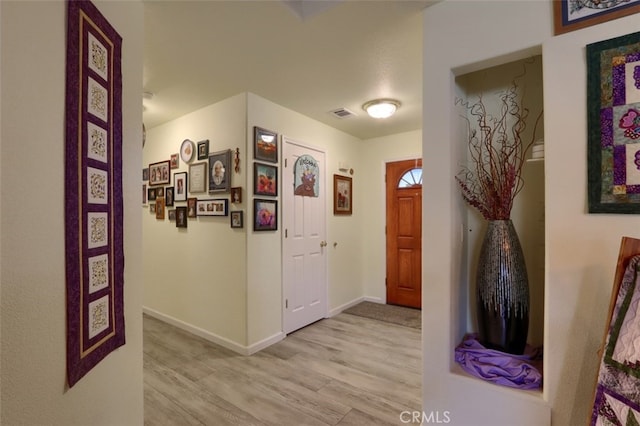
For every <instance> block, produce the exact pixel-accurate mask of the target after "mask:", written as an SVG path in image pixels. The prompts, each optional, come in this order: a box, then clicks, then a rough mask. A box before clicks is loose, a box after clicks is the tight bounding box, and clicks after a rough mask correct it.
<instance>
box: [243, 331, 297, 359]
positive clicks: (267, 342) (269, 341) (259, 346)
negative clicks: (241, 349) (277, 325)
mask: <svg viewBox="0 0 640 426" xmlns="http://www.w3.org/2000/svg"><path fill="white" fill-rule="evenodd" d="M285 337H287V335H286V334H284V333H283V332H282V331H280V332H278V333H276V334H274V335H273V336H271V337H267V338H266V339H263V340H261V341H259V342H256V343H254V344H253V345H249V346H248V347H247V354H246V355H253V354H255V353H256V352H260V351H261V350H263V349H265V348H268V347H269V346H271V345H273V344H275V343H278V342H279V341H281V340H282V339H284V338H285Z"/></svg>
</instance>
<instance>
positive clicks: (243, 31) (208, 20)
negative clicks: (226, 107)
mask: <svg viewBox="0 0 640 426" xmlns="http://www.w3.org/2000/svg"><path fill="white" fill-rule="evenodd" d="M430 4H433V1H424V0H415V1H407V0H374V1H368V0H342V1H326V0H323V1H315V0H311V1H309V0H305V1H300V0H297V1H276V0H263V1H244V0H229V1H219V0H214V1H212V0H209V1H186V0H172V1H167V0H145V1H144V14H145V22H144V24H145V29H144V32H145V40H144V43H145V45H144V49H145V51H144V82H143V87H144V92H145V93H151V94H153V96H152V97H151V99H148V98H149V96H145V97H146V98H147V99H145V100H144V106H145V111H144V113H143V118H144V123H145V125H146V126H147V128H151V127H155V126H157V125H159V124H162V123H165V122H167V121H170V120H173V119H175V118H177V117H180V116H182V115H185V114H187V113H190V112H192V111H195V110H197V109H200V108H202V107H205V106H207V105H211V104H213V103H216V102H219V101H221V100H224V99H226V98H228V97H230V96H234V95H237V94H239V93H242V92H252V93H254V94H256V95H258V96H261V97H263V98H266V99H268V100H270V101H272V102H275V103H277V104H279V105H282V106H284V107H286V108H289V109H291V110H294V111H297V112H299V113H301V114H303V115H306V116H308V117H311V118H313V119H315V120H318V121H320V122H322V123H325V124H327V125H329V126H331V127H334V128H337V129H340V130H342V131H344V132H346V133H349V134H351V135H353V136H356V137H358V138H361V139H368V138H372V137H379V136H386V135H390V134H395V133H401V132H405V131H410V130H416V129H420V128H421V127H422V13H421V11H422V9H424V8H425V7H427V6H428V5H430ZM375 98H394V99H397V100H399V101H400V102H401V103H402V105H401V107H400V108H399V109H398V111H397V113H396V115H394V116H393V117H391V118H389V119H385V120H376V119H373V118H370V117H368V116H367V115H366V113H365V112H364V111H363V110H362V104H364V103H365V102H366V101H368V100H371V99H375ZM341 108H346V109H348V110H349V111H351V112H352V113H354V114H355V115H353V116H350V117H347V118H337V117H336V116H335V115H334V114H332V113H331V111H334V110H336V109H341Z"/></svg>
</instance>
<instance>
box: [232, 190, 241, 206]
mask: <svg viewBox="0 0 640 426" xmlns="http://www.w3.org/2000/svg"><path fill="white" fill-rule="evenodd" d="M231 202H232V203H233V204H240V203H241V202H242V187H241V186H234V187H233V188H231Z"/></svg>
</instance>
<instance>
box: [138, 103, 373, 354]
mask: <svg viewBox="0 0 640 426" xmlns="http://www.w3.org/2000/svg"><path fill="white" fill-rule="evenodd" d="M254 126H259V127H263V128H266V129H269V130H272V131H274V132H276V133H278V134H279V135H281V136H282V135H284V136H287V137H289V138H292V139H294V140H296V141H299V142H302V143H305V144H308V145H309V146H312V147H316V148H320V149H322V150H324V151H325V152H326V165H327V170H326V174H327V176H326V180H325V181H324V183H325V184H327V185H328V187H327V188H328V189H330V191H328V198H327V211H326V213H327V241H328V242H329V247H328V248H329V250H328V259H327V263H328V271H329V274H328V284H329V303H328V305H329V311H331V310H333V309H336V308H339V307H341V306H343V305H347V304H349V303H351V302H353V301H354V300H357V299H359V298H361V297H362V296H363V286H362V277H361V270H362V266H361V265H362V255H363V254H362V247H364V246H365V245H366V239H364V238H362V231H363V227H362V219H361V218H362V217H363V216H364V214H365V210H364V209H365V208H366V205H367V203H366V201H365V200H364V198H359V196H358V195H357V192H356V193H355V197H354V214H353V216H346V217H335V216H333V204H332V202H331V200H332V199H331V198H330V197H331V195H332V192H333V186H332V185H333V174H334V173H337V172H338V161H348V162H349V163H350V164H351V165H352V166H353V167H354V169H355V170H356V171H358V170H360V169H361V167H360V166H361V164H362V162H361V160H360V154H359V149H360V148H361V147H362V146H363V145H362V141H361V140H360V139H358V138H355V137H353V136H350V135H347V134H345V133H343V132H340V131H338V130H336V129H333V128H331V127H329V126H326V125H324V124H322V123H319V122H317V121H315V120H312V119H310V118H308V117H306V116H303V115H301V114H299V113H297V112H294V111H291V110H289V109H286V108H284V107H281V106H279V105H277V104H275V103H273V102H270V101H268V100H266V99H263V98H261V97H259V96H257V95H254V94H251V93H243V94H240V95H236V96H234V97H232V98H229V99H227V100H224V101H222V102H219V103H217V104H214V105H210V106H208V107H205V108H202V109H201V110H198V111H195V112H193V113H191V114H187V115H185V116H183V117H181V118H179V119H177V120H174V121H171V122H169V123H166V124H164V125H161V126H158V127H155V128H153V129H148V130H147V143H146V146H145V148H144V159H143V162H142V164H143V166H145V167H147V166H148V164H149V163H154V162H157V161H163V160H167V159H169V158H170V155H171V154H173V153H176V152H178V150H179V146H180V144H181V142H182V141H183V140H184V139H186V138H189V139H191V140H193V141H195V142H197V141H198V140H202V139H209V141H210V150H211V151H217V150H221V149H227V148H229V149H232V150H235V148H236V147H239V148H240V153H241V162H240V173H239V174H235V173H234V174H233V181H232V186H241V187H242V188H243V202H242V204H241V205H240V206H238V205H231V206H232V207H233V208H234V209H242V210H244V215H245V226H244V228H243V229H231V228H230V227H229V219H228V218H201V217H198V218H197V219H190V220H189V224H188V228H187V229H183V230H178V229H176V228H175V223H173V222H169V221H168V219H165V220H164V221H162V220H157V219H155V215H152V214H151V213H149V211H148V209H147V208H144V207H143V208H142V212H141V214H142V221H143V233H144V241H143V247H144V251H145V255H146V256H145V261H144V274H145V302H144V304H145V311H146V312H148V313H150V314H151V315H154V316H156V317H159V318H162V319H164V320H166V321H169V322H171V323H174V324H176V325H178V326H180V327H182V328H185V329H187V330H189V331H191V332H194V333H196V334H199V335H201V336H203V337H205V338H208V339H210V340H212V341H215V342H217V343H220V344H223V345H225V346H227V347H229V348H231V349H234V350H236V351H238V352H241V353H253V352H255V351H257V350H259V349H261V348H263V347H265V346H267V345H269V344H271V343H274V342H275V341H277V340H279V339H281V338H283V337H284V335H283V334H282V287H281V280H282V264H281V259H280V257H281V252H282V248H281V239H282V232H281V231H282V230H281V226H279V227H278V230H277V231H275V232H258V233H255V232H253V225H252V214H253V212H252V208H253V205H252V200H253V196H252V195H253V194H252V192H253V189H252V184H253V158H254V157H253V127H254ZM278 166H279V168H280V171H281V166H282V165H281V164H278ZM175 171H188V167H187V166H186V165H185V164H182V163H181V165H180V169H178V170H173V171H172V172H175ZM358 185H359V180H358V177H357V174H356V175H354V190H355V191H357V190H358V189H357V188H358ZM195 196H198V197H200V198H202V197H206V198H210V196H209V195H208V194H195ZM220 196H221V197H228V194H222V195H220ZM179 204H180V205H184V204H185V203H179ZM334 242H335V243H337V246H336V247H334V246H333V243H334ZM328 313H329V312H328Z"/></svg>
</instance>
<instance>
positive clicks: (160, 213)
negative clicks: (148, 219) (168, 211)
mask: <svg viewBox="0 0 640 426" xmlns="http://www.w3.org/2000/svg"><path fill="white" fill-rule="evenodd" d="M156 219H160V220H164V197H158V198H156Z"/></svg>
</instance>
